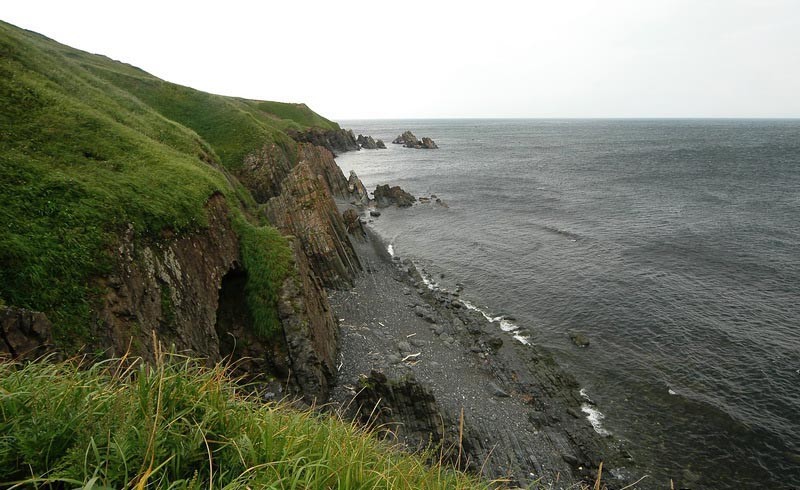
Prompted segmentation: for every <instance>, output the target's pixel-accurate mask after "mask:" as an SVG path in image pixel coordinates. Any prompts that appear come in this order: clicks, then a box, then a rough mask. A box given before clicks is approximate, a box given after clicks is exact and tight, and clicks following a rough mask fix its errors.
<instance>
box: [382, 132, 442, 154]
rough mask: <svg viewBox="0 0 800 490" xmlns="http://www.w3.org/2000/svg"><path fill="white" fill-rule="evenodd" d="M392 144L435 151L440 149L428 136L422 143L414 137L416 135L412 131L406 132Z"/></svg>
mask: <svg viewBox="0 0 800 490" xmlns="http://www.w3.org/2000/svg"><path fill="white" fill-rule="evenodd" d="M392 143H394V144H395V145H403V146H404V147H406V148H417V149H426V150H435V149H437V148H439V147H438V146H437V145H436V143H434V141H433V140H432V139H430V138H428V137H427V136H425V137H423V138H422V141H420V140H419V139H417V137H416V136H414V133H412V132H411V131H404V132H403V134H401V135H400V136H398V137H397V138H395V139H394V140H393V141H392Z"/></svg>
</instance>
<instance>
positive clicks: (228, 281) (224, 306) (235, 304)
mask: <svg viewBox="0 0 800 490" xmlns="http://www.w3.org/2000/svg"><path fill="white" fill-rule="evenodd" d="M246 284H247V272H245V271H244V270H242V269H240V268H233V269H231V270H230V271H229V272H228V273H227V274H225V277H223V278H222V285H221V286H220V289H219V303H218V307H217V323H216V325H215V328H216V331H217V337H219V353H220V355H221V356H222V357H223V358H232V359H234V360H235V359H236V358H238V357H239V354H240V352H241V350H242V348H244V347H245V346H243V345H237V343H241V342H242V337H243V335H242V334H243V333H244V332H249V331H251V329H252V325H253V319H252V316H251V314H250V308H249V307H248V306H247V301H246V299H245V285H246Z"/></svg>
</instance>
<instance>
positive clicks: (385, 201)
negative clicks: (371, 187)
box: [373, 184, 417, 208]
mask: <svg viewBox="0 0 800 490" xmlns="http://www.w3.org/2000/svg"><path fill="white" fill-rule="evenodd" d="M373 195H374V196H375V205H376V206H377V207H379V208H388V207H389V206H391V205H393V204H394V205H397V207H401V208H407V207H409V206H411V205H412V204H413V203H414V202H415V201H416V200H417V198H415V197H414V196H412V195H411V194H409V193H408V192H406V191H404V190H403V189H401V188H400V186H398V185H396V186H394V187H389V184H384V185H379V186H377V187H375V192H374V193H373Z"/></svg>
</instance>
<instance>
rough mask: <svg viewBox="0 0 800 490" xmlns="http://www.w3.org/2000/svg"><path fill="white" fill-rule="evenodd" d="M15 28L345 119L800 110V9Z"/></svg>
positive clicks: (628, 3) (247, 4) (172, 5)
mask: <svg viewBox="0 0 800 490" xmlns="http://www.w3.org/2000/svg"><path fill="white" fill-rule="evenodd" d="M0 19H2V20H4V21H6V22H10V23H12V24H14V25H17V26H19V27H23V28H26V29H30V30H33V31H36V32H39V33H41V34H44V35H46V36H48V37H50V38H52V39H55V40H56V41H59V42H61V43H64V44H67V45H70V46H73V47H76V48H79V49H83V50H85V51H89V52H93V53H99V54H104V55H107V56H109V57H111V58H113V59H117V60H120V61H124V62H126V63H130V64H132V65H135V66H138V67H139V68H142V69H143V70H145V71H148V72H150V73H152V74H153V75H156V76H158V77H160V78H163V79H165V80H169V81H171V82H175V83H179V84H182V85H188V86H190V87H194V88H196V89H200V90H204V91H208V92H212V93H217V94H223V95H233V96H239V97H246V98H252V99H266V100H279V101H284V102H305V103H307V104H308V105H309V106H310V107H311V108H312V109H314V110H315V111H316V112H318V113H320V114H322V115H324V116H325V117H328V118H330V119H334V120H347V119H370V118H372V119H374V118H460V117H530V118H550V117H559V118H560V117H564V118H573V117H578V118H582V117H800V1H797V0H691V1H689V0H598V1H593V0H562V1H555V0H551V1H538V0H528V1H508V0H483V1H481V2H472V1H469V0H463V1H460V2H449V1H448V2H444V1H435V0H427V1H417V0H402V1H398V0H395V1H391V2H386V1H380V0H373V1H352V2H351V1H346V0H338V1H330V0H329V1H315V0H304V1H289V0H284V1H278V2H276V1H239V0H227V1H215V2H204V1H197V0H195V1H170V0H161V1H151V0H137V1H124V0H117V1H113V0H103V1H81V0H72V1H64V0H60V1H43V0H12V1H6V2H3V4H2V5H1V6H0Z"/></svg>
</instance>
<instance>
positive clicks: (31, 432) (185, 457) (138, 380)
mask: <svg viewBox="0 0 800 490" xmlns="http://www.w3.org/2000/svg"><path fill="white" fill-rule="evenodd" d="M0 475H2V476H0V488H23V487H24V488H54V487H55V488H74V487H75V486H80V487H83V488H90V487H92V488H102V487H105V488H136V489H144V488H148V489H161V488H164V489H166V488H170V489H174V488H226V489H235V488H292V489H293V488H304V489H305V488H308V489H311V488H387V489H388V488H423V489H424V488H482V487H485V485H483V484H481V483H480V482H478V481H477V480H475V479H474V478H472V477H469V476H467V475H465V474H463V473H459V472H456V471H454V470H452V469H449V468H446V467H443V466H427V465H426V464H425V463H424V460H423V459H422V458H421V457H417V456H412V455H408V454H405V453H402V452H400V451H399V450H397V449H396V448H394V447H391V446H389V445H388V444H387V443H385V442H382V441H379V440H378V439H376V438H375V437H374V436H372V435H371V434H370V433H369V432H367V431H366V430H365V429H363V428H358V427H356V426H354V425H352V424H349V423H346V422H343V421H342V420H340V419H337V418H335V417H332V416H330V415H323V414H320V413H316V412H311V411H300V410H297V409H293V408H290V407H289V406H288V405H285V404H281V403H269V404H265V403H262V402H260V401H259V400H257V399H255V398H253V397H252V395H250V394H248V392H247V391H246V390H244V389H242V388H241V387H240V386H238V385H237V384H236V383H234V382H233V381H232V380H230V379H229V378H228V377H227V375H226V372H225V369H224V368H223V367H220V366H218V367H216V368H205V367H202V365H201V363H200V362H196V361H193V360H192V359H189V358H185V357H179V356H176V355H166V356H161V359H160V360H159V361H158V362H156V364H155V365H146V364H143V363H141V362H140V361H138V360H130V359H116V360H110V361H105V362H101V363H98V364H94V365H90V366H87V365H82V364H81V362H79V361H75V360H72V361H67V362H62V363H50V362H46V361H40V362H34V363H30V364H26V365H20V364H15V363H12V362H8V361H6V362H0Z"/></svg>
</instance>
